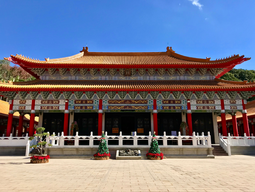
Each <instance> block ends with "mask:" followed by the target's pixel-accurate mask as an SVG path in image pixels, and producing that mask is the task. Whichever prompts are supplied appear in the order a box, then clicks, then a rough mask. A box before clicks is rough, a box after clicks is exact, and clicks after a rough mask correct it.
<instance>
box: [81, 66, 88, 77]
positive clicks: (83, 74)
mask: <svg viewBox="0 0 255 192" xmlns="http://www.w3.org/2000/svg"><path fill="white" fill-rule="evenodd" d="M87 73H88V69H86V68H81V69H80V74H81V75H82V76H85V75H86V74H87Z"/></svg>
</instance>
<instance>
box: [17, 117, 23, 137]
mask: <svg viewBox="0 0 255 192" xmlns="http://www.w3.org/2000/svg"><path fill="white" fill-rule="evenodd" d="M23 119H24V114H23V113H22V112H20V113H19V128H18V136H19V137H20V136H22V129H23Z"/></svg>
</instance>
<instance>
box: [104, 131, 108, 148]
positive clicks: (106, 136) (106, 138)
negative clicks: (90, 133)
mask: <svg viewBox="0 0 255 192" xmlns="http://www.w3.org/2000/svg"><path fill="white" fill-rule="evenodd" d="M104 136H105V141H106V144H107V145H108V135H107V131H106V132H105V134H104Z"/></svg>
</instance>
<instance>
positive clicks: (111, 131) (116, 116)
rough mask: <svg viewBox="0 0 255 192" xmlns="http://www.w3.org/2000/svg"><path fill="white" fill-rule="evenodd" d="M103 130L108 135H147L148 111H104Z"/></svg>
mask: <svg viewBox="0 0 255 192" xmlns="http://www.w3.org/2000/svg"><path fill="white" fill-rule="evenodd" d="M105 131H107V133H108V135H119V132H120V131H122V135H131V133H132V132H134V131H136V132H137V135H148V134H149V131H151V119H150V113H105Z"/></svg>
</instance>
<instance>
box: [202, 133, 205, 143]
mask: <svg viewBox="0 0 255 192" xmlns="http://www.w3.org/2000/svg"><path fill="white" fill-rule="evenodd" d="M202 144H203V145H205V134H204V132H202Z"/></svg>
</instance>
